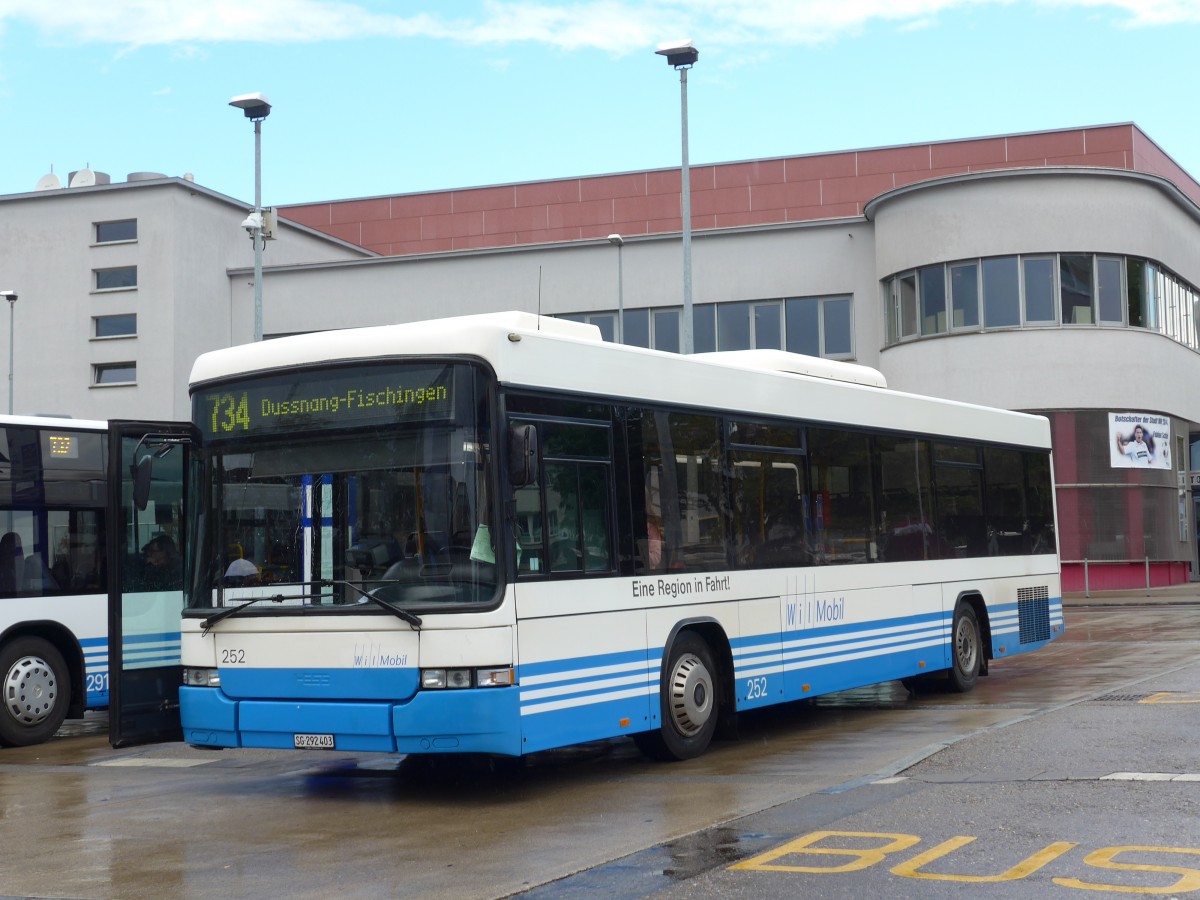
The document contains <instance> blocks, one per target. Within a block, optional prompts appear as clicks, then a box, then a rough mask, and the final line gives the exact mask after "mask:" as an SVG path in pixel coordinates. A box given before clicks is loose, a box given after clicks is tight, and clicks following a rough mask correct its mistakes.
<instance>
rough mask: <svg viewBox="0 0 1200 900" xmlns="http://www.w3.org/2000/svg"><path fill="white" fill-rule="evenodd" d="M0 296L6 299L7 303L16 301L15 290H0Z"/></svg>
mask: <svg viewBox="0 0 1200 900" xmlns="http://www.w3.org/2000/svg"><path fill="white" fill-rule="evenodd" d="M0 298H3V299H4V300H7V301H8V302H9V303H16V302H17V292H16V291H0Z"/></svg>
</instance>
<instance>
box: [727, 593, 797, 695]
mask: <svg viewBox="0 0 1200 900" xmlns="http://www.w3.org/2000/svg"><path fill="white" fill-rule="evenodd" d="M781 599H784V598H780V597H767V598H763V599H761V600H743V601H742V602H741V603H740V604H739V608H740V610H739V611H740V615H739V617H738V619H739V628H738V631H739V633H740V634H741V635H742V636H741V637H733V636H731V638H730V645H731V649H732V651H733V678H734V684H733V688H734V700H735V705H736V708H737V709H753V708H755V707H758V706H769V705H770V704H772V703H780V702H782V701H783V700H785V699H786V691H785V689H784V681H783V656H782V650H781V645H780V608H781V605H782V604H781Z"/></svg>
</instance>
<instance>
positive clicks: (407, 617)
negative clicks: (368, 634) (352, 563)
mask: <svg viewBox="0 0 1200 900" xmlns="http://www.w3.org/2000/svg"><path fill="white" fill-rule="evenodd" d="M317 584H319V585H321V586H322V587H348V588H350V589H351V590H352V591H355V592H356V593H358V594H359V595H360V596H361V597H362V598H363V600H366V601H367V602H368V603H374V604H375V605H376V606H381V607H383V608H384V609H386V610H388V612H390V613H392V614H393V615H394V616H396V618H398V619H403V620H404V621H405V622H407V623H408V624H409V625H411V626H412V627H413V630H414V631H420V630H421V617H420V616H418V615H415V614H414V613H410V612H409V611H408V610H407V609H401V608H400V607H399V606H395V605H394V604H391V603H388V601H386V600H384V599H383V598H382V597H376V596H375V595H374V594H369V593H367V592H366V591H364V590H363V589H362V588H360V587H359V586H358V585H357V584H354V583H352V582H349V581H334V580H333V579H329V580H325V581H319V582H317ZM359 602H362V601H359Z"/></svg>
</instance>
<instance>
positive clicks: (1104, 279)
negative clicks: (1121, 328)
mask: <svg viewBox="0 0 1200 900" xmlns="http://www.w3.org/2000/svg"><path fill="white" fill-rule="evenodd" d="M1124 270H1125V266H1124V263H1123V261H1122V260H1121V258H1120V257H1114V256H1097V257H1096V305H1097V307H1098V308H1099V310H1100V323H1101V324H1102V325H1121V324H1123V322H1124V319H1123V317H1122V315H1121V298H1122V294H1121V290H1122V284H1121V276H1122V274H1123V272H1124Z"/></svg>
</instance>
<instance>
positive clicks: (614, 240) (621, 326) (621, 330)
mask: <svg viewBox="0 0 1200 900" xmlns="http://www.w3.org/2000/svg"><path fill="white" fill-rule="evenodd" d="M608 242H609V243H610V244H616V245H617V343H618V344H623V343H625V267H624V265H623V261H622V259H621V249H622V248H623V247H624V246H625V239H624V238H622V237H621V236H620V235H619V234H610V235H609V236H608Z"/></svg>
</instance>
